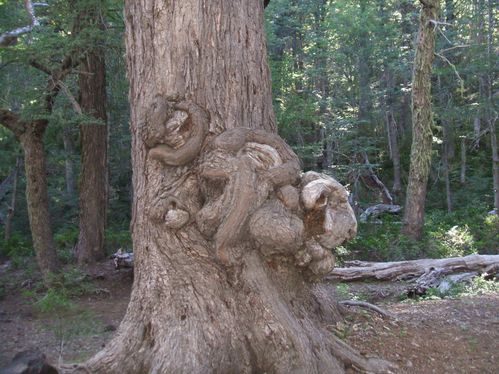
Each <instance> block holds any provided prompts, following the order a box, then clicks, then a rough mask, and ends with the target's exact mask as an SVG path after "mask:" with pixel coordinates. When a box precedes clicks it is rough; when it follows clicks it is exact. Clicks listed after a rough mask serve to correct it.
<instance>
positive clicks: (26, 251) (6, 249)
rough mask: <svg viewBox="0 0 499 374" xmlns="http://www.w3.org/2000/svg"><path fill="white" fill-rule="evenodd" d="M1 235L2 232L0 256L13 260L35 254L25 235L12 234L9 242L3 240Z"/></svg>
mask: <svg viewBox="0 0 499 374" xmlns="http://www.w3.org/2000/svg"><path fill="white" fill-rule="evenodd" d="M3 234H4V233H3V232H1V233H0V255H2V256H6V257H8V258H10V259H11V260H13V259H15V258H17V259H19V258H22V257H30V256H33V255H34V254H35V253H34V251H33V246H32V244H31V241H30V240H29V238H27V237H26V235H25V234H22V233H19V232H13V233H12V234H11V236H10V238H9V240H5V239H4V236H3Z"/></svg>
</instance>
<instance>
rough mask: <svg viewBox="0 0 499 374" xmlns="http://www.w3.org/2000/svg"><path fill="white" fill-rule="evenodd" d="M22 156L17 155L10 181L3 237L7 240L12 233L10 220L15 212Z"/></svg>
mask: <svg viewBox="0 0 499 374" xmlns="http://www.w3.org/2000/svg"><path fill="white" fill-rule="evenodd" d="M21 164H22V158H21V157H18V158H17V160H16V166H15V169H14V178H13V181H12V196H11V197H10V205H9V208H8V211H7V217H6V219H5V231H4V239H5V241H8V240H9V239H10V235H11V233H12V220H13V219H14V214H15V213H16V202H17V182H18V180H19V170H20V169H21Z"/></svg>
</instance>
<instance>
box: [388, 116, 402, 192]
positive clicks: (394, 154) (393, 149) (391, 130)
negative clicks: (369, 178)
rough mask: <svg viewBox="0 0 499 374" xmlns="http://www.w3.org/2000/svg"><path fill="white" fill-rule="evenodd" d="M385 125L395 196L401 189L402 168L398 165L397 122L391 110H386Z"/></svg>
mask: <svg viewBox="0 0 499 374" xmlns="http://www.w3.org/2000/svg"><path fill="white" fill-rule="evenodd" d="M386 126H387V133H388V144H389V147H390V159H391V160H392V163H393V187H392V191H393V194H394V195H395V196H399V195H400V192H401V191H402V168H401V165H400V148H399V141H398V135H397V123H396V122H395V118H394V117H393V112H392V111H387V112H386Z"/></svg>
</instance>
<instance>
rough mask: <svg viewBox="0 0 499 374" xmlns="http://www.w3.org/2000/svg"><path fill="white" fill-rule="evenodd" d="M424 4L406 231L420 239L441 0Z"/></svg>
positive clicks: (414, 92) (415, 79)
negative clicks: (436, 38) (433, 70)
mask: <svg viewBox="0 0 499 374" xmlns="http://www.w3.org/2000/svg"><path fill="white" fill-rule="evenodd" d="M420 2H421V5H422V9H421V16H420V23H419V37H418V43H417V49H416V56H415V58H414V70H413V78H412V147H411V166H410V170H409V183H408V186H407V194H406V204H405V214H404V224H403V227H402V233H403V234H404V235H407V236H410V237H412V238H414V239H416V240H420V239H421V238H422V235H423V224H424V207H425V200H426V188H427V182H428V174H429V171H430V163H431V146H432V125H433V118H432V111H431V71H432V63H433V57H434V51H435V25H434V24H433V23H432V22H431V21H432V20H435V21H436V20H437V19H438V18H437V17H438V13H439V1H438V0H425V1H420Z"/></svg>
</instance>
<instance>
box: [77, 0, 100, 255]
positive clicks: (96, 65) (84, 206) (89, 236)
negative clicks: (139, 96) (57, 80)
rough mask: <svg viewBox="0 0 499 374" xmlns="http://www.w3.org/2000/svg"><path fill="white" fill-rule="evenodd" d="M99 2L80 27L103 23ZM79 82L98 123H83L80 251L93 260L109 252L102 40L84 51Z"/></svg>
mask: <svg viewBox="0 0 499 374" xmlns="http://www.w3.org/2000/svg"><path fill="white" fill-rule="evenodd" d="M101 17H102V15H101V14H100V13H99V9H98V7H97V6H91V7H90V8H89V9H87V8H83V9H82V11H81V13H80V15H79V19H78V23H79V25H78V26H79V28H80V29H85V28H89V27H92V26H95V27H99V26H101V25H102V18H101ZM82 53H83V57H82V60H81V64H80V73H79V77H78V83H79V88H80V106H81V109H82V111H83V113H84V114H86V115H89V116H92V117H94V118H95V120H96V122H97V123H84V124H82V125H80V137H81V155H82V156H81V176H80V193H79V200H80V234H79V237H78V244H77V247H76V253H77V258H78V263H79V264H82V263H92V262H95V261H97V260H99V259H102V258H103V257H104V256H105V251H104V234H105V227H106V213H107V195H108V185H107V184H108V178H107V138H108V134H107V132H108V127H107V124H106V120H107V116H106V65H105V60H104V50H103V48H102V46H100V45H99V43H98V42H95V44H94V45H93V46H92V47H91V48H89V49H87V50H85V51H82Z"/></svg>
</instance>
